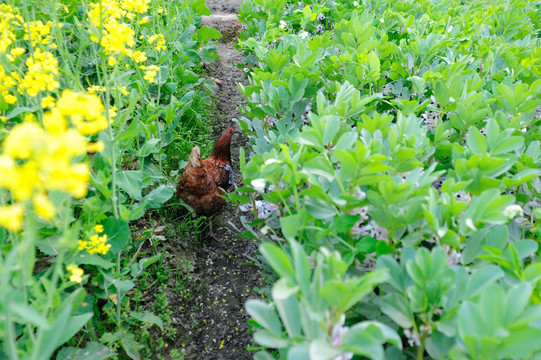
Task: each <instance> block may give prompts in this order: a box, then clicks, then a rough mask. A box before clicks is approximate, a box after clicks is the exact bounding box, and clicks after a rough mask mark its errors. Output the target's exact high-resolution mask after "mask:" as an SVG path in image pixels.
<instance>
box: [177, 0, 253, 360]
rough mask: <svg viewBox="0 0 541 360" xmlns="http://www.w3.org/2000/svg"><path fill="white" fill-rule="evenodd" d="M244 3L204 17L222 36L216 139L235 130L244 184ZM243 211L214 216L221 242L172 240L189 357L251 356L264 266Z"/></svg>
mask: <svg viewBox="0 0 541 360" xmlns="http://www.w3.org/2000/svg"><path fill="white" fill-rule="evenodd" d="M240 2H241V0H234V1H230V0H221V1H219V0H210V1H208V2H207V6H208V7H209V8H210V10H211V12H212V14H213V15H211V16H209V17H205V18H204V19H203V25H205V26H212V27H215V28H217V29H218V30H220V32H222V35H223V38H222V40H221V41H220V42H219V43H218V45H217V51H218V55H219V57H220V59H219V61H217V62H216V63H215V64H212V65H211V67H210V69H209V76H212V77H213V78H214V79H215V81H216V82H217V84H218V89H219V90H218V92H217V93H216V94H214V96H215V101H216V102H215V106H216V111H215V114H214V117H215V119H216V126H215V135H216V138H217V137H218V136H219V135H220V134H221V133H222V132H223V131H224V130H225V129H227V128H229V127H233V128H234V129H235V132H234V138H233V143H232V157H233V168H234V170H235V173H236V176H235V180H236V181H237V183H238V182H240V174H239V173H238V154H239V148H240V147H241V146H244V145H245V143H246V141H247V140H246V138H245V137H244V136H243V135H242V133H241V132H240V131H239V129H238V127H237V126H236V125H235V124H234V122H233V118H238V117H239V116H240V114H239V112H238V110H237V107H238V106H239V105H241V104H242V103H243V102H244V97H243V96H242V94H241V93H240V91H239V90H238V88H237V85H236V83H237V82H241V83H247V78H246V75H245V73H244V72H243V71H242V69H239V68H238V67H237V66H236V65H237V64H239V63H240V62H241V60H242V55H241V54H240V53H238V52H237V51H236V50H235V48H234V47H233V41H235V40H236V34H237V33H238V31H239V30H240V23H239V22H238V20H237V18H236V15H234V13H235V12H236V11H237V10H238V7H239V6H240ZM243 215H244V216H245V215H246V214H245V213H241V212H240V211H239V209H238V208H236V207H234V206H232V205H231V204H227V205H226V206H225V207H224V210H223V211H222V213H221V214H219V215H216V216H215V217H214V219H213V224H214V233H215V235H216V237H218V238H219V240H220V241H219V242H217V241H216V240H214V239H212V238H210V237H209V236H208V235H207V234H206V232H205V233H204V235H203V237H202V239H201V241H193V242H192V241H188V242H186V241H185V240H184V242H179V243H174V240H173V241H172V242H171V244H170V246H171V248H170V249H169V250H168V251H169V253H170V258H169V261H170V263H171V266H176V267H180V268H181V271H180V274H179V278H180V279H183V280H182V281H185V284H184V287H185V290H184V294H185V295H184V296H179V294H178V293H173V292H172V293H171V297H170V298H169V302H170V308H171V309H172V310H173V314H172V320H173V323H174V324H176V326H177V330H178V331H177V334H176V336H175V342H176V344H175V347H180V346H182V347H183V348H184V349H185V350H186V357H185V358H186V359H198V360H205V359H251V358H252V355H251V354H250V353H249V352H248V351H247V350H246V347H247V346H249V345H250V344H251V343H252V336H251V334H249V333H248V329H249V326H248V324H247V316H246V314H245V311H244V304H245V302H246V300H247V299H249V298H250V297H256V296H257V295H255V294H253V289H254V288H256V287H261V286H262V283H261V282H260V271H259V268H258V266H257V265H256V264H255V263H254V261H253V258H252V255H253V254H254V252H255V251H256V249H257V245H258V244H257V243H255V242H254V241H253V240H250V239H240V238H237V237H236V236H235V234H237V233H239V232H243V231H244V230H243V227H242V224H241V221H240V217H241V216H243ZM175 263H176V264H175ZM183 264H184V266H182V265H183ZM179 345H180V346H179Z"/></svg>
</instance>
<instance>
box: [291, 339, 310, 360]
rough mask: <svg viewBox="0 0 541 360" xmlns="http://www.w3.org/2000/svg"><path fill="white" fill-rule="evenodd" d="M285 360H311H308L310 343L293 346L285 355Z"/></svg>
mask: <svg viewBox="0 0 541 360" xmlns="http://www.w3.org/2000/svg"><path fill="white" fill-rule="evenodd" d="M287 360H312V359H310V343H309V342H303V343H301V344H299V345H295V346H293V347H292V348H291V349H289V352H288V353H287Z"/></svg>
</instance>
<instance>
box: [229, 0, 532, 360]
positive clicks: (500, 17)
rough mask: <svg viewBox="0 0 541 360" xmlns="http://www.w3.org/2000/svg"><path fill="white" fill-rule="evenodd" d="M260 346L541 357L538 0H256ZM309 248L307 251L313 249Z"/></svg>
mask: <svg viewBox="0 0 541 360" xmlns="http://www.w3.org/2000/svg"><path fill="white" fill-rule="evenodd" d="M239 17H240V19H241V21H242V22H243V28H244V31H243V32H242V34H241V36H240V39H239V44H238V48H239V50H241V51H243V52H244V54H245V60H244V61H245V64H246V65H247V66H246V69H247V70H246V71H247V72H248V75H249V79H250V81H249V84H248V85H246V86H240V89H241V91H242V93H243V94H244V96H245V97H246V99H247V104H246V106H244V107H243V109H242V112H243V116H242V117H241V118H240V119H238V120H237V121H238V123H239V125H240V126H241V128H242V129H243V131H244V132H245V133H246V134H248V135H249V137H250V148H249V150H248V151H247V152H245V153H242V154H241V155H242V156H241V167H242V173H243V176H244V185H245V186H244V187H241V188H239V189H238V191H237V193H235V194H231V195H230V196H229V198H230V200H232V201H234V202H236V203H238V204H239V205H241V206H242V208H243V209H245V210H252V211H253V213H254V217H255V220H253V221H252V222H246V227H247V231H246V232H245V233H244V235H246V236H253V237H256V238H260V239H262V241H263V244H262V245H261V252H262V255H263V256H264V258H265V260H266V262H268V264H269V265H270V267H271V268H272V269H273V270H274V271H275V273H276V275H277V277H276V278H275V280H274V283H273V285H272V291H271V292H270V293H269V294H268V299H267V301H266V305H264V303H263V302H262V301H258V302H250V303H248V304H247V309H248V310H249V312H250V314H251V315H252V317H253V320H254V327H255V329H256V332H255V335H254V341H255V342H256V343H257V344H259V345H260V346H261V348H260V351H259V352H258V353H257V354H256V358H258V359H270V358H276V357H277V356H279V357H280V358H287V359H351V358H353V357H355V356H364V357H369V358H373V359H382V358H386V359H387V358H388V359H406V358H415V359H423V358H427V357H429V358H434V359H489V358H490V359H500V358H501V359H508V358H512V359H530V358H539V356H541V343H539V341H538V340H537V339H538V338H539V335H540V334H539V332H540V330H539V329H540V328H541V327H540V325H541V320H540V314H541V306H540V303H541V297H540V296H541V284H540V282H539V280H540V279H541V265H540V263H539V246H538V238H539V235H540V233H541V225H540V224H541V223H540V221H539V218H540V217H541V209H540V207H539V205H540V204H541V199H540V193H541V182H540V180H539V179H540V175H541V166H540V162H539V160H540V159H539V157H540V155H541V148H540V145H541V144H540V139H541V133H540V131H541V96H540V92H541V67H540V66H541V49H540V46H539V45H540V43H539V34H540V30H541V15H540V14H539V5H538V4H535V3H534V2H530V1H523V0H509V1H500V0H496V1H469V0H466V1H464V0H463V1H455V0H443V1H437V2H435V1H428V0H421V1H387V0H361V1H349V0H348V1H331V0H328V1H325V0H324V1H310V0H305V1H288V0H278V1H267V0H245V1H244V2H243V5H242V7H241V10H240V15H239ZM303 259H304V260H303Z"/></svg>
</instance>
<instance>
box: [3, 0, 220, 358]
mask: <svg viewBox="0 0 541 360" xmlns="http://www.w3.org/2000/svg"><path fill="white" fill-rule="evenodd" d="M206 14H209V11H208V9H207V8H206V7H205V4H204V1H200V0H185V1H177V2H174V3H173V2H168V1H152V2H151V1H150V0H143V1H132V0H101V1H82V2H80V1H71V0H46V1H34V0H32V1H22V2H21V1H5V2H3V3H2V4H0V37H1V42H0V115H1V116H0V120H1V122H0V287H1V288H2V291H1V292H0V339H1V341H0V358H10V359H49V358H57V359H68V358H69V359H74V358H85V359H89V358H92V359H104V358H108V357H111V356H115V357H120V358H126V357H130V358H133V359H139V358H141V356H143V357H150V356H151V354H155V353H156V352H158V351H160V349H164V347H167V343H166V341H167V336H165V337H163V338H161V337H158V338H157V339H156V338H154V340H153V339H151V338H149V333H148V330H149V328H150V327H152V326H157V327H159V328H160V329H161V333H162V334H166V333H167V334H169V336H173V335H174V332H175V329H174V328H173V327H172V326H171V319H170V317H169V315H168V313H167V312H166V311H161V310H163V309H161V310H160V311H161V312H160V313H159V314H158V315H159V316H158V315H156V314H154V313H153V312H152V310H153V309H152V306H151V307H150V308H149V307H148V306H145V307H143V303H144V301H143V298H144V296H143V295H144V294H143V290H141V289H140V288H139V287H136V284H137V281H139V280H141V278H142V277H143V275H144V273H145V271H148V269H149V267H150V266H152V264H154V263H156V262H157V261H158V260H160V256H161V255H160V253H153V252H152V251H149V252H142V250H141V249H142V247H143V244H144V242H145V241H146V240H148V239H153V240H154V241H159V239H158V238H157V237H156V235H155V234H154V233H153V231H152V229H146V230H144V229H141V230H142V231H139V234H138V236H137V238H135V237H133V238H132V235H131V228H130V225H131V224H132V223H133V222H134V221H136V220H137V219H140V218H141V217H142V216H143V215H144V214H145V213H147V212H148V211H149V210H150V209H157V208H160V207H162V206H163V204H164V203H165V202H166V201H167V200H169V199H170V198H171V197H172V195H173V193H174V187H173V186H171V183H172V182H174V181H175V180H176V179H175V177H176V176H175V175H176V172H175V171H176V169H177V168H178V162H179V160H180V158H181V157H184V156H186V154H187V153H188V152H189V150H190V148H191V143H190V141H194V140H196V141H197V140H199V141H202V142H203V140H206V139H207V138H208V135H206V133H207V132H208V130H209V126H208V125H207V124H206V122H205V121H203V120H202V119H203V118H202V115H204V113H205V111H207V110H206V109H207V107H208V106H207V105H205V104H206V103H209V102H210V101H209V100H210V98H209V91H210V90H211V89H213V88H214V86H215V85H214V83H213V82H212V81H210V80H208V79H205V78H203V77H201V76H200V75H199V73H200V72H201V69H202V66H203V65H204V64H208V63H211V62H213V61H214V60H215V59H216V58H217V55H216V51H215V44H214V43H211V42H209V40H210V39H211V38H218V37H219V36H220V35H219V33H218V32H217V31H216V30H214V29H212V28H206V27H200V23H201V15H206ZM179 139H180V140H181V141H180V140H179ZM205 150H208V149H203V151H205ZM173 170H175V171H173ZM145 293H146V291H145ZM156 296H158V295H156ZM156 304H158V299H156V303H155V305H156ZM165 305H167V304H165ZM157 308H158V306H155V307H154V309H155V310H156V309H157ZM134 329H135V330H136V331H134ZM140 329H143V331H141V330H140ZM164 339H165V340H164ZM153 341H157V342H155V343H154V342H153ZM64 344H67V346H64V347H63V348H62V349H61V350H59V348H60V347H62V346H63V345H64ZM165 350H168V349H165ZM165 350H164V351H165ZM169 350H171V349H169ZM167 352H168V353H169V351H167ZM170 352H171V354H173V355H174V354H176V355H178V356H180V355H179V351H178V350H177V349H173V350H171V351H170ZM89 353H91V354H92V357H85V355H84V354H89ZM173 355H171V356H173Z"/></svg>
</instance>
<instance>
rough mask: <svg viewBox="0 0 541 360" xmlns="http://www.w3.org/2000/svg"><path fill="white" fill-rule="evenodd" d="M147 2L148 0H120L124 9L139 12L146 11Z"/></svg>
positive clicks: (148, 2)
mask: <svg viewBox="0 0 541 360" xmlns="http://www.w3.org/2000/svg"><path fill="white" fill-rule="evenodd" d="M149 4H150V0H122V8H123V9H124V10H127V11H130V12H136V13H139V14H143V13H146V12H147V11H148V5H149Z"/></svg>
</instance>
